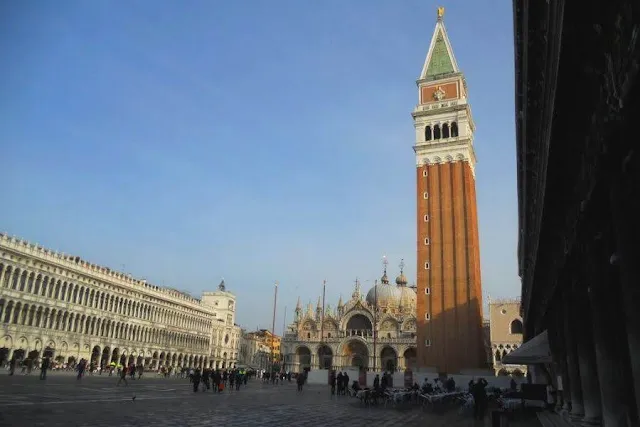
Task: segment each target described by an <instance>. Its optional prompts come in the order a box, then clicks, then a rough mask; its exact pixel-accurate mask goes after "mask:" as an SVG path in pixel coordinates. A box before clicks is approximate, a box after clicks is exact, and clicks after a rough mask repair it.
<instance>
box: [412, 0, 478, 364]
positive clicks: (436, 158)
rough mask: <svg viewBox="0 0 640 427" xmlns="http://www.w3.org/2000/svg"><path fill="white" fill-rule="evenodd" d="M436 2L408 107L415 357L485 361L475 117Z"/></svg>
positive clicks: (434, 361) (452, 361) (437, 361)
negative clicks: (415, 100)
mask: <svg viewBox="0 0 640 427" xmlns="http://www.w3.org/2000/svg"><path fill="white" fill-rule="evenodd" d="M443 14H444V9H442V8H440V9H438V17H437V22H436V26H435V29H434V32H433V37H432V39H431V45H430V46H429V51H428V54H427V58H426V60H425V62H424V66H423V68H422V73H421V74H420V77H419V79H418V81H417V85H418V105H417V106H416V107H415V109H414V110H413V114H412V115H413V119H414V126H415V131H416V142H415V146H414V151H415V157H416V182H417V185H416V190H417V191H416V198H417V203H416V205H417V267H416V271H417V322H418V331H417V332H418V340H417V350H418V358H417V363H418V366H420V367H426V368H435V369H437V371H439V372H447V373H459V372H460V371H463V370H465V369H478V368H483V367H486V352H485V348H484V339H483V332H482V285H481V278H480V246H479V242H478V213H477V206H476V176H475V169H474V166H475V163H476V155H475V151H474V148H473V143H474V141H473V135H474V131H475V124H474V122H473V117H472V114H471V107H470V105H469V102H468V95H469V94H468V91H467V84H466V80H465V78H464V74H463V73H462V71H461V70H460V68H459V67H458V63H457V62H456V58H455V56H454V54H453V48H452V46H451V42H450V41H449V37H448V35H447V30H446V28H445V26H444V21H443Z"/></svg>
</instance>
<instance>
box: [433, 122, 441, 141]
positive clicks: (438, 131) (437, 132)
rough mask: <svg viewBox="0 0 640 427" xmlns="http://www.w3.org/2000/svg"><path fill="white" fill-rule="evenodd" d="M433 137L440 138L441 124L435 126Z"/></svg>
mask: <svg viewBox="0 0 640 427" xmlns="http://www.w3.org/2000/svg"><path fill="white" fill-rule="evenodd" d="M433 139H440V125H435V126H434V127H433Z"/></svg>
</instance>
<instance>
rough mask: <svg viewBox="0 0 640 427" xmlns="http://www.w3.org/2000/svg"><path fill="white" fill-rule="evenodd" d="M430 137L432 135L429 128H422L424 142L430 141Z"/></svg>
mask: <svg viewBox="0 0 640 427" xmlns="http://www.w3.org/2000/svg"><path fill="white" fill-rule="evenodd" d="M432 136H433V135H432V134H431V126H427V127H426V128H424V140H425V141H431V138H432Z"/></svg>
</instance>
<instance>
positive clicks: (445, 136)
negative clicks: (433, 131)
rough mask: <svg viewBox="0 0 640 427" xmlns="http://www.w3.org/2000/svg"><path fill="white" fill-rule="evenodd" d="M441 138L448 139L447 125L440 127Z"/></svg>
mask: <svg viewBox="0 0 640 427" xmlns="http://www.w3.org/2000/svg"><path fill="white" fill-rule="evenodd" d="M442 137H443V138H449V125H448V124H446V123H445V124H443V125H442Z"/></svg>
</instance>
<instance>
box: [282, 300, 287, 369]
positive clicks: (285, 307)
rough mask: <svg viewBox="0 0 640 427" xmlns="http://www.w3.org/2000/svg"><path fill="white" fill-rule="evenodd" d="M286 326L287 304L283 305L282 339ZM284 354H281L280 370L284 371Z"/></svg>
mask: <svg viewBox="0 0 640 427" xmlns="http://www.w3.org/2000/svg"><path fill="white" fill-rule="evenodd" d="M286 328H287V306H286V305H285V306H284V319H283V320H282V339H284V334H285V331H286ZM285 356H286V355H284V354H283V355H282V370H283V371H284V370H285V369H284V368H285V366H284V364H285V362H286V357H285Z"/></svg>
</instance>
